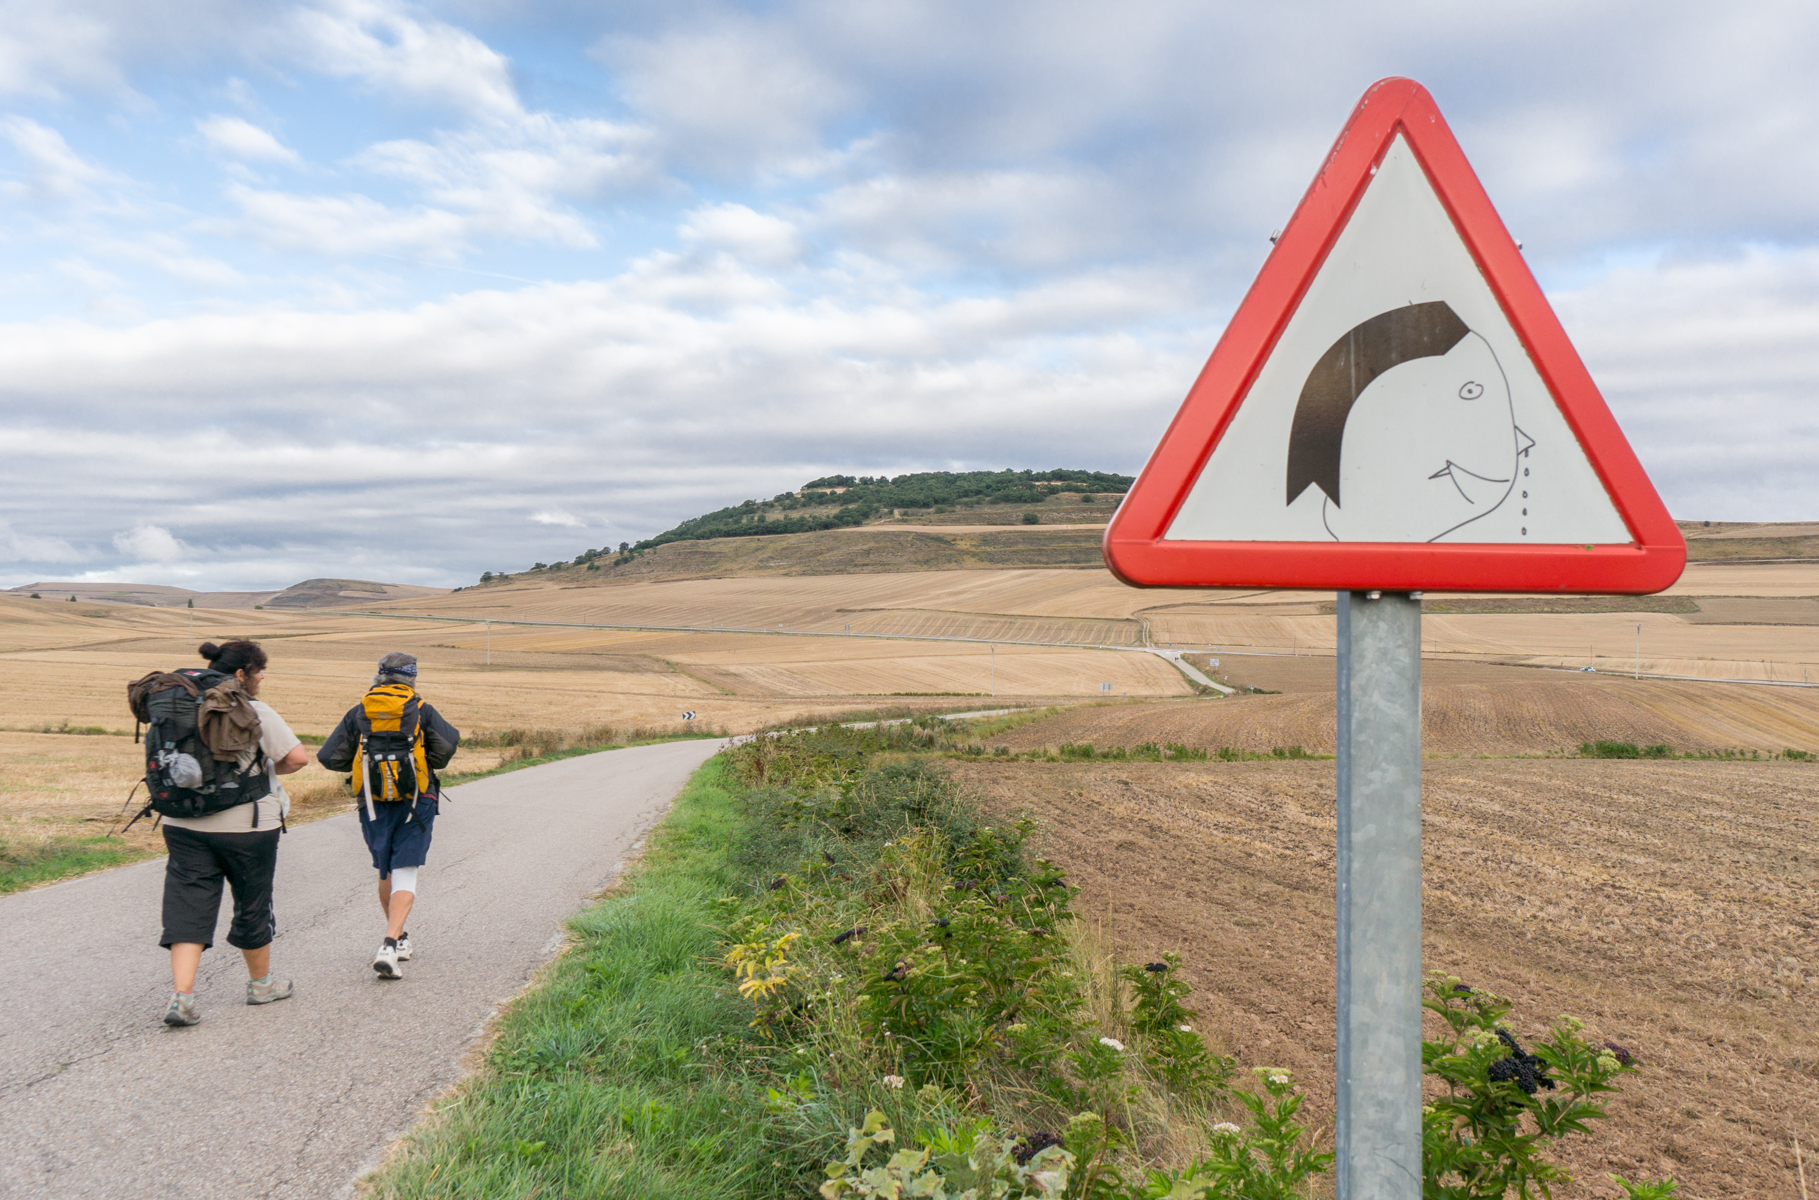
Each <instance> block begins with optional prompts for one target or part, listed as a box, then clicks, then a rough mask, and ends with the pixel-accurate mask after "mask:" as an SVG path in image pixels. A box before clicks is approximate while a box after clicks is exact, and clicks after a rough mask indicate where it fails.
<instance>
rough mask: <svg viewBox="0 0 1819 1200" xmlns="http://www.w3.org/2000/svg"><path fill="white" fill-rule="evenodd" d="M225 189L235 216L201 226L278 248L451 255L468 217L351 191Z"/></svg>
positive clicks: (461, 241) (336, 253)
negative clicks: (328, 193) (301, 192)
mask: <svg viewBox="0 0 1819 1200" xmlns="http://www.w3.org/2000/svg"><path fill="white" fill-rule="evenodd" d="M227 193H228V197H229V198H230V199H231V200H233V201H234V203H236V204H237V205H238V206H239V208H240V216H239V218H238V219H236V220H222V219H211V220H207V221H203V222H201V223H200V225H201V228H203V229H205V230H208V231H210V232H213V233H219V234H225V235H229V236H239V237H245V238H248V239H249V240H252V241H256V242H260V243H262V244H264V245H267V246H271V247H274V248H277V249H282V250H293V251H301V252H309V253H314V254H323V255H329V256H333V257H342V256H346V255H362V254H399V253H404V254H420V255H423V256H425V257H428V258H452V257H454V256H455V255H456V254H457V253H459V252H460V251H461V250H462V249H464V248H465V246H466V244H467V235H468V233H469V232H470V229H471V224H470V222H468V221H466V220H464V219H463V218H462V217H461V216H460V215H458V214H456V213H452V212H449V211H447V210H445V209H439V208H432V207H430V206H428V205H415V206H413V207H410V208H394V207H392V206H390V205H386V204H382V203H380V202H379V201H377V200H374V199H373V198H372V197H370V196H362V195H357V194H356V195H342V196H300V195H296V194H295V193H291V192H278V191H271V190H269V189H264V188H255V187H251V186H248V185H246V184H242V183H235V184H230V185H229V186H228V189H227Z"/></svg>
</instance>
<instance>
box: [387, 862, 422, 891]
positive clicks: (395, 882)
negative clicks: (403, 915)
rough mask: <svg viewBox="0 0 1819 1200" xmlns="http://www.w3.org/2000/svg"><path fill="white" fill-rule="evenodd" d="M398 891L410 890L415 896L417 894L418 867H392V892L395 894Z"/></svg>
mask: <svg viewBox="0 0 1819 1200" xmlns="http://www.w3.org/2000/svg"><path fill="white" fill-rule="evenodd" d="M398 892H409V893H410V894H411V895H413V896H414V895H416V894H417V868H416V867H393V868H392V893H393V894H394V895H395V894H397V893H398Z"/></svg>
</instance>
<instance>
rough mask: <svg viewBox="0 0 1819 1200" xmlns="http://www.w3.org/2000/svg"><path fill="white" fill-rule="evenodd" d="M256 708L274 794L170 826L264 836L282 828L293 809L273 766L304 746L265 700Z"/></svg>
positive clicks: (169, 820) (170, 822) (255, 703)
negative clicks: (288, 812) (283, 822)
mask: <svg viewBox="0 0 1819 1200" xmlns="http://www.w3.org/2000/svg"><path fill="white" fill-rule="evenodd" d="M252 705H253V711H254V712H256V713H258V714H259V752H260V753H261V754H263V755H264V756H265V770H266V777H267V778H268V779H269V780H270V781H271V788H272V790H271V791H270V792H269V793H268V794H266V795H265V796H263V797H262V798H260V799H258V800H249V801H247V802H246V803H245V804H236V805H234V807H232V808H224V809H222V810H221V811H220V812H216V813H210V814H208V815H207V816H206V817H166V818H164V823H165V824H166V825H171V826H174V827H176V828H178V829H194V830H196V831H197V832H199V833H262V832H264V831H265V830H267V829H276V828H278V826H279V825H280V823H281V821H280V818H281V817H282V816H283V813H284V810H285V809H286V808H289V807H290V806H289V805H288V804H287V803H285V795H284V785H283V784H281V783H279V782H278V772H277V771H276V770H274V769H273V767H272V764H273V763H275V762H278V761H279V760H281V759H283V758H284V756H285V755H287V754H289V753H290V752H291V751H292V750H295V749H296V748H297V747H298V746H301V745H302V744H303V742H302V741H301V740H300V739H299V738H298V737H297V735H296V734H294V733H292V732H291V727H290V726H289V725H286V724H285V723H284V718H283V717H281V716H279V715H278V714H277V712H276V711H274V710H273V709H272V706H271V705H269V704H267V703H266V702H265V701H263V700H254V701H253V702H252ZM255 817H257V821H256V822H255V820H254V818H255Z"/></svg>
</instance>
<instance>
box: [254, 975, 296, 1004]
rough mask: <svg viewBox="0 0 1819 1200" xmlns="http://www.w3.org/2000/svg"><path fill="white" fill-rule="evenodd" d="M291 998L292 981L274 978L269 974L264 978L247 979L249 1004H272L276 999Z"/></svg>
mask: <svg viewBox="0 0 1819 1200" xmlns="http://www.w3.org/2000/svg"><path fill="white" fill-rule="evenodd" d="M290 998H291V981H290V980H288V979H273V978H272V977H271V976H270V975H267V976H266V977H265V978H264V979H249V980H247V981H246V1002H247V1003H248V1004H270V1003H271V1002H272V1001H274V1000H289V999H290Z"/></svg>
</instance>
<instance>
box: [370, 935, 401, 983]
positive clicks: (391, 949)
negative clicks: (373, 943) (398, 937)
mask: <svg viewBox="0 0 1819 1200" xmlns="http://www.w3.org/2000/svg"><path fill="white" fill-rule="evenodd" d="M373 970H375V971H377V972H378V973H379V978H381V979H403V978H404V972H403V971H400V970H399V969H398V943H397V942H396V941H394V940H393V939H391V938H386V939H385V941H383V942H381V943H380V944H379V953H377V954H375V955H373Z"/></svg>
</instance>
